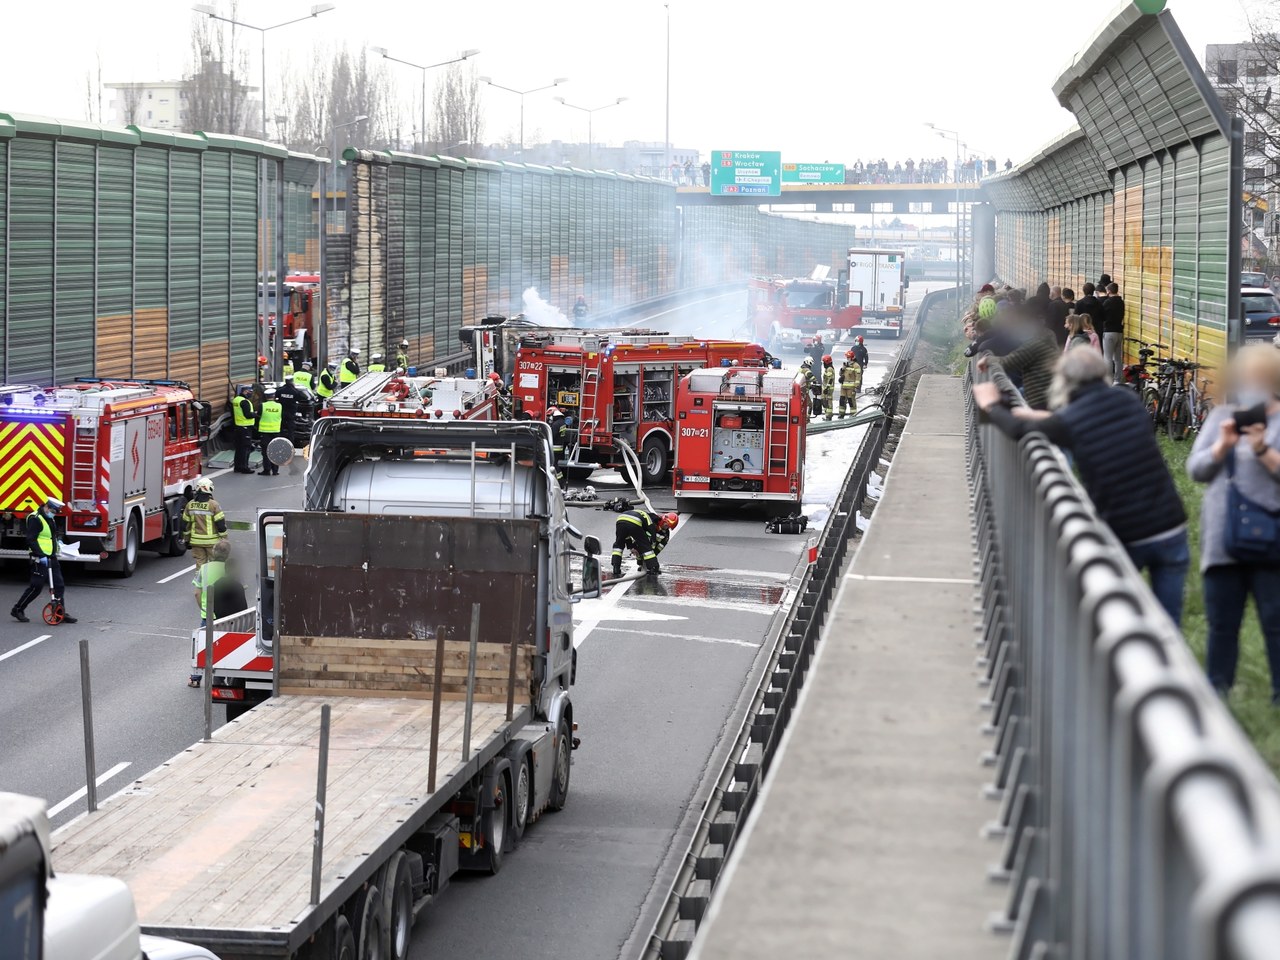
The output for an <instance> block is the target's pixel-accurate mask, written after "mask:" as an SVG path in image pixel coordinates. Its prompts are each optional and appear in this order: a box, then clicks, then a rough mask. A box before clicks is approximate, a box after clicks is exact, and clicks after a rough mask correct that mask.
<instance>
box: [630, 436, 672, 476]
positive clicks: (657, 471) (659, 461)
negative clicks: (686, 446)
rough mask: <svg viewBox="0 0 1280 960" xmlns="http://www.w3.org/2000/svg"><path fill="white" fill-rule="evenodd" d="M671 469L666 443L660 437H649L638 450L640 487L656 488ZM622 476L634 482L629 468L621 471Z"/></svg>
mask: <svg viewBox="0 0 1280 960" xmlns="http://www.w3.org/2000/svg"><path fill="white" fill-rule="evenodd" d="M670 468H671V451H670V450H669V449H668V447H667V441H666V440H665V439H663V438H662V437H660V436H656V435H655V436H651V437H649V438H648V439H646V440H645V442H644V446H642V447H641V448H640V486H642V487H656V486H658V484H660V483H662V481H663V479H664V478H665V477H666V475H667V471H668V470H669V469H670ZM622 473H623V476H625V477H626V478H627V479H628V480H631V481H633V482H634V479H635V478H634V477H633V476H632V475H631V467H630V466H625V467H623V469H622Z"/></svg>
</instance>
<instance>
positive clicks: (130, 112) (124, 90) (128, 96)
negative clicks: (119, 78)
mask: <svg viewBox="0 0 1280 960" xmlns="http://www.w3.org/2000/svg"><path fill="white" fill-rule="evenodd" d="M116 89H117V90H118V91H119V93H120V101H121V103H122V105H123V107H124V111H123V112H124V124H125V126H126V127H128V126H133V125H134V124H136V123H137V122H138V119H139V117H140V116H141V115H142V84H140V83H134V82H132V81H131V82H129V83H125V84H121V85H120V86H119V87H117V88H116Z"/></svg>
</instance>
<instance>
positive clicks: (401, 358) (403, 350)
mask: <svg viewBox="0 0 1280 960" xmlns="http://www.w3.org/2000/svg"><path fill="white" fill-rule="evenodd" d="M396 369H398V370H404V371H406V372H407V371H408V369H409V341H408V340H401V341H400V346H399V347H398V348H397V349H396Z"/></svg>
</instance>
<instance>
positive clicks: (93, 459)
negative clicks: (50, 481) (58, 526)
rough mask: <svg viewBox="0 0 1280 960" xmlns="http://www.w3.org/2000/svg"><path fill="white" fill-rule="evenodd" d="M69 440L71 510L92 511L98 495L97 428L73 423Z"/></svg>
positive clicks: (77, 422)
mask: <svg viewBox="0 0 1280 960" xmlns="http://www.w3.org/2000/svg"><path fill="white" fill-rule="evenodd" d="M72 434H73V436H72V440H71V508H72V509H73V510H89V509H92V507H93V503H94V501H95V500H96V499H97V495H98V490H97V486H98V428H97V426H92V427H89V426H82V425H81V423H80V421H79V420H77V421H75V426H74V429H73V431H72Z"/></svg>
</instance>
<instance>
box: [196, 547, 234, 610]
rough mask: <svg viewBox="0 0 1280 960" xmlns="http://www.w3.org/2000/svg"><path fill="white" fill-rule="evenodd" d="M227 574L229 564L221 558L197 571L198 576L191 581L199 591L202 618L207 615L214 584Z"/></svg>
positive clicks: (211, 561) (198, 601) (198, 600)
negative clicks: (207, 605)
mask: <svg viewBox="0 0 1280 960" xmlns="http://www.w3.org/2000/svg"><path fill="white" fill-rule="evenodd" d="M226 574H227V565H226V564H225V563H223V562H222V561H221V560H210V561H209V562H208V563H206V564H205V565H204V566H203V567H201V568H200V569H199V570H197V571H196V578H195V579H194V580H192V581H191V585H192V586H193V587H195V588H196V590H197V591H198V593H197V597H198V599H197V600H196V602H197V603H198V604H200V619H202V620H203V619H204V618H205V616H206V614H205V610H206V609H207V608H206V606H205V603H206V601H207V600H208V599H209V597H210V596H212V594H213V588H214V585H215V584H217V582H218V581H219V580H221V579H222V578H223V577H224V576H226Z"/></svg>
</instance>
